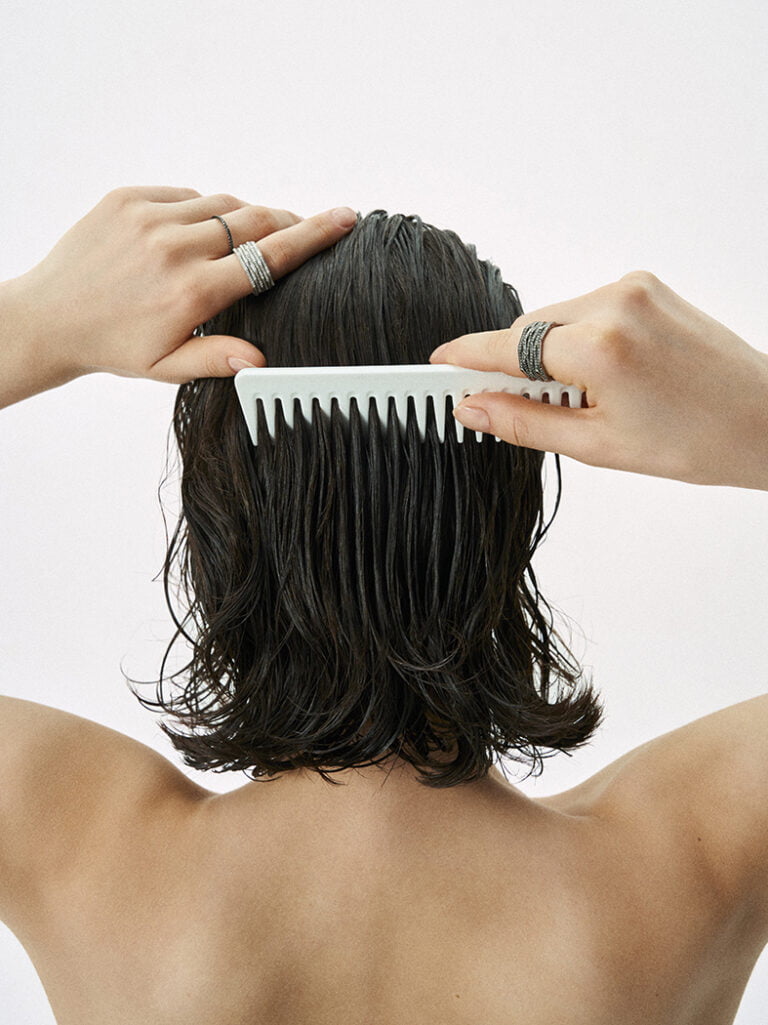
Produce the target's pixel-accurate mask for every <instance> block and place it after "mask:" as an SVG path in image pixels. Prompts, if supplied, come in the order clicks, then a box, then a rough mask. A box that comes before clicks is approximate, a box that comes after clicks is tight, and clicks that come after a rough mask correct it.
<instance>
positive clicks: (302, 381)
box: [235, 363, 582, 445]
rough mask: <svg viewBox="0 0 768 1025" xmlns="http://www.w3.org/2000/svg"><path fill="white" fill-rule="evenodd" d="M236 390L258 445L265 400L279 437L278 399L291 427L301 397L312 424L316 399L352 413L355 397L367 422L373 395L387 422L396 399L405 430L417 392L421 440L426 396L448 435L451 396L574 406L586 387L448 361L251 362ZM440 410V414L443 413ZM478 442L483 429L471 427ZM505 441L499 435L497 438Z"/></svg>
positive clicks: (460, 428) (456, 399) (459, 429)
mask: <svg viewBox="0 0 768 1025" xmlns="http://www.w3.org/2000/svg"><path fill="white" fill-rule="evenodd" d="M235 389H236V390H237V397H238V398H239V399H240V405H241V406H242V410H243V414H244V416H245V422H246V423H247V425H248V431H249V433H250V435H251V441H252V442H253V444H254V445H256V444H257V440H256V433H257V432H256V425H257V412H258V403H259V402H261V403H263V406H264V414H265V417H266V422H267V427H268V428H269V433H270V436H271V437H272V438H273V439H274V437H275V416H276V409H277V403H278V402H279V403H280V405H281V406H282V409H283V416H284V417H285V422H286V424H287V425H288V427H293V410H294V402H295V400H296V399H298V400H299V404H300V408H301V411H302V414H303V415H304V416H305V417H306V419H307V420H308V421H309V422H310V423H311V421H312V404H313V401H314V399H317V400H318V401H319V403H320V408H321V409H322V410H324V411H325V412H326V413H327V414H328V416H330V415H331V402H332V400H333V399H336V400H337V401H338V404H339V410H340V412H341V413H342V414H343V415H344V416H347V417H348V416H349V410H350V404H351V400H352V399H353V398H354V399H356V401H357V408H358V410H359V412H360V418H361V420H362V421H363V423H365V424H366V425H367V423H368V410H369V405H370V400H371V399H374V400H375V402H376V407H377V410H378V413H379V419H380V420H381V421H382V424H383V425H385V426H386V422H387V412H388V409H389V400H390V398H393V399H394V400H395V409H396V411H397V416H398V420H399V421H400V425H401V428H402V430H403V433H404V432H405V424H406V422H407V417H408V399H409V397H413V399H414V404H415V408H416V420H417V423H418V425H419V431H420V433H421V439H422V441H423V440H424V436H425V432H426V427H427V399H429V398H430V396H431V398H432V401H433V403H434V409H435V420H436V424H437V433H438V435H439V437H440V441H444V440H445V413H446V400H447V398H448V396H450V397H451V400H452V401H453V405H454V406H456V405H457V403H459V402H460V401H461V400H462V399H464V398H466V397H467V396H468V395H475V394H477V393H478V392H484V391H491V392H499V391H501V392H507V393H508V394H510V395H527V396H528V397H529V398H531V399H534V400H537V401H539V402H541V401H542V400H543V398H544V396H547V397H548V398H549V402H550V403H551V404H552V405H557V406H559V405H562V400H563V396H564V395H567V396H568V402H569V405H570V406H575V407H576V406H581V400H582V392H581V390H580V389H579V388H576V387H574V386H572V385H565V384H560V383H559V382H558V381H530V380H529V379H528V378H527V377H513V376H512V375H511V374H504V373H501V372H499V371H495V370H468V369H467V368H466V367H457V366H453V365H452V364H447V363H434V364H433V363H423V364H422V363H409V364H405V365H397V366H392V365H383V366H352V367H346V366H345V367H253V368H251V367H249V368H247V369H246V370H240V371H238V373H237V374H236V375H235ZM441 411H442V414H441ZM456 429H457V434H458V440H459V441H464V434H465V431H466V428H465V427H464V425H463V424H461V423H459V421H458V420H456ZM473 433H474V434H475V435H476V437H477V440H478V441H481V440H482V438H483V432H482V431H474V432H473ZM496 441H501V438H496Z"/></svg>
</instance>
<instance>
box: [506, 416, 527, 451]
mask: <svg viewBox="0 0 768 1025" xmlns="http://www.w3.org/2000/svg"><path fill="white" fill-rule="evenodd" d="M509 435H510V437H509V440H510V441H511V442H512V444H513V445H518V446H520V447H521V448H530V447H531V429H530V426H529V425H528V424H527V423H526V422H525V417H522V416H520V414H519V413H514V414H513V415H512V418H511V420H510V423H509Z"/></svg>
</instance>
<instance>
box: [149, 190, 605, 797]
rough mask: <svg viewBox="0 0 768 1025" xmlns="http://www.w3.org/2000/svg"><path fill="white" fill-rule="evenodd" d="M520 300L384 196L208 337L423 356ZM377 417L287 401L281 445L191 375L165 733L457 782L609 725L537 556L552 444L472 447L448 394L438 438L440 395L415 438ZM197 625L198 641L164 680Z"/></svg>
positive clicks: (203, 764)
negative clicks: (290, 420) (390, 761)
mask: <svg viewBox="0 0 768 1025" xmlns="http://www.w3.org/2000/svg"><path fill="white" fill-rule="evenodd" d="M521 313H522V307H521V305H520V300H519V298H518V295H517V292H516V291H515V289H514V288H513V287H512V286H511V285H508V284H505V283H504V282H503V281H502V278H501V274H500V272H499V270H498V268H497V267H495V266H494V265H493V264H491V263H489V262H487V261H481V260H478V258H477V255H476V251H475V248H474V247H473V246H469V245H465V244H464V243H463V242H462V241H461V240H460V239H459V237H458V236H457V235H456V234H454V233H453V232H452V231H445V230H439V229H436V228H434V227H433V226H432V225H429V224H425V223H424V222H423V221H422V220H421V219H420V218H419V217H416V216H403V215H400V214H396V215H393V216H388V215H387V213H386V212H385V211H383V210H375V211H373V212H372V213H370V214H368V215H367V216H366V217H364V218H359V219H358V223H357V225H356V227H355V228H353V229H352V231H351V232H350V233H349V234H348V235H346V236H345V237H344V238H342V240H341V241H339V242H338V243H337V244H336V245H334V246H332V247H331V248H330V249H327V250H325V251H323V252H321V253H320V254H319V255H317V256H315V257H314V258H312V259H310V260H309V261H307V262H306V263H305V264H304V265H303V266H301V267H300V268H299V269H297V270H296V271H294V272H293V273H291V274H289V275H288V276H286V277H285V278H283V279H282V280H280V281H278V283H277V285H276V286H275V287H274V288H272V289H270V290H269V291H268V292H265V293H263V294H261V295H259V296H253V295H249V296H248V297H246V298H244V299H242V300H240V301H238V302H237V303H235V304H234V305H233V306H231V307H230V308H229V309H227V310H224V311H223V312H222V313H221V314H219V315H218V316H216V317H215V318H213V319H212V320H211V321H209V322H208V323H207V324H206V325H205V332H206V334H227V335H236V336H240V337H243V338H246V339H248V340H250V341H252V342H253V343H254V344H255V345H257V346H258V347H259V348H260V349H261V350H262V351H263V353H264V355H265V357H266V361H267V365H268V366H302V365H307V366H313V365H355V364H379V363H394V364H403V363H426V362H428V359H429V355H430V353H431V352H432V350H433V349H434V348H435V347H436V346H437V345H439V344H440V343H441V342H445V341H448V340H449V339H451V338H455V337H457V336H459V335H462V334H467V333H470V332H474V331H482V330H492V329H497V328H503V327H508V326H509V325H510V324H511V323H512V321H514V320H515V318H516V317H518V316H519V315H520V314H521ZM378 414H379V415H377V410H376V407H375V406H374V407H372V409H371V412H370V422H369V425H368V428H367V429H366V428H365V427H364V425H363V424H362V421H361V419H360V417H359V414H358V411H357V409H356V408H355V407H354V406H353V408H352V411H351V414H350V417H349V419H347V418H346V417H345V416H344V415H342V413H340V412H339V410H338V408H334V409H333V411H332V413H331V415H330V417H329V416H328V415H327V414H325V413H323V412H321V411H319V408H318V407H317V406H316V407H315V410H314V415H313V416H312V418H311V420H309V419H304V418H303V417H300V416H299V415H298V410H297V414H296V422H295V426H294V429H293V430H291V429H289V428H287V427H286V426H285V421H284V419H283V418H282V417H281V415H280V414H279V413H278V422H277V427H276V437H275V439H274V441H272V439H270V437H269V435H268V434H267V433H266V430H265V425H264V424H263V423H262V425H261V431H260V434H259V444H258V446H257V447H254V446H253V445H252V444H251V441H250V439H249V436H248V432H247V429H246V426H245V422H244V419H243V416H242V414H241V411H240V406H239V403H238V400H237V397H236V395H235V389H234V385H233V382H232V380H231V379H199V380H196V381H193V382H191V383H189V384H185V385H182V386H181V387H180V388H179V391H178V395H177V398H176V405H175V412H174V423H173V427H174V430H175V435H176V440H177V443H178V448H179V452H180V456H181V461H182V479H181V497H182V513H181V517H180V519H179V522H178V525H177V527H176V530H175V532H174V534H173V537H172V539H171V541H170V543H169V548H168V553H167V557H166V560H165V565H164V582H165V587H166V598H167V599H168V603H169V606H170V608H171V613H172V615H173V617H174V622H175V624H176V627H177V631H176V634H175V635H174V638H173V640H172V641H171V644H170V645H169V648H168V650H167V651H166V656H165V658H164V659H163V664H162V667H161V671H160V681H159V682H158V683H157V688H156V696H157V700H156V701H149V700H147V699H141V698H140V700H142V703H143V704H145V705H147V706H148V707H152V708H154V709H161V710H163V711H164V712H166V713H168V714H170V715H171V716H173V717H174V718H175V720H176V723H175V725H168V723H163V724H162V729H163V730H164V732H165V733H167V734H168V736H169V737H170V738H171V740H172V742H173V745H174V746H175V747H176V748H177V749H178V750H179V751H180V752H181V753H182V755H183V758H184V761H185V762H186V763H187V764H188V765H190V766H193V767H194V768H197V769H213V770H218V771H223V770H227V769H237V770H243V771H245V772H246V773H247V774H248V775H249V776H250V777H252V778H253V779H259V778H264V777H267V778H274V777H275V776H276V775H277V774H279V773H280V772H282V771H285V770H290V769H294V768H299V767H302V768H308V769H313V770H317V771H319V772H320V773H321V775H322V776H323V777H324V778H325V779H327V780H328V781H329V782H336V781H335V780H333V779H332V775H333V772H334V770H337V769H338V770H341V769H347V768H351V767H355V766H357V767H362V766H365V765H374V764H378V763H379V762H381V761H382V760H384V759H385V758H388V757H391V756H392V755H397V756H399V757H400V758H402V759H404V760H406V761H408V762H410V763H411V764H412V765H413V766H415V767H417V769H418V770H419V772H420V773H421V775H420V777H419V781H420V782H422V783H423V784H424V785H427V786H433V787H449V786H455V785H457V784H460V783H467V782H471V781H473V780H476V779H480V778H482V777H483V776H485V775H486V774H487V772H488V771H489V769H490V768H491V767H492V765H493V762H494V754H497V755H501V756H506V757H511V758H512V759H514V760H516V761H519V762H530V763H531V771H530V772H529V775H530V774H531V773H534V774H540V772H541V770H542V768H543V758H544V757H546V756H547V753H548V754H553V753H554V752H555V751H558V750H559V751H568V750H569V749H572V748H576V747H578V746H580V745H583V744H584V743H585V742H586V741H587V740H588V739H589V738H590V736H591V735H592V734H593V732H594V731H595V729H596V728H597V726H598V725H599V723H600V722H601V718H602V706H601V704H600V702H599V700H598V697H597V695H596V694H595V692H594V691H593V689H592V687H591V684H590V683H588V682H585V681H583V680H582V674H581V672H580V670H579V667H578V665H577V664H576V663H575V661H574V659H573V656H572V655H571V653H570V651H569V650H568V648H567V647H566V646H565V645H564V643H563V642H562V641H561V640H560V638H559V636H558V634H557V633H556V631H555V630H554V628H553V620H552V613H551V610H550V608H549V606H548V604H547V603H546V602H545V600H544V599H543V598H542V596H541V594H540V593H539V590H538V587H537V583H536V579H535V576H534V573H533V570H532V568H531V557H532V555H533V553H534V551H535V549H536V547H537V545H538V544H539V543H540V541H541V539H542V538H543V536H544V534H545V532H546V530H547V528H548V526H549V524H548V523H546V524H545V522H544V516H543V496H542V491H543V488H542V480H541V472H542V462H543V458H544V457H543V453H541V452H536V451H533V450H530V449H524V448H517V447H515V446H513V445H509V444H506V443H502V442H496V441H495V439H494V438H493V437H491V436H489V435H484V436H483V440H482V442H478V441H476V440H475V435H474V434H473V433H469V432H468V433H467V438H466V441H465V442H463V443H459V442H458V440H457V437H456V433H455V421H454V418H453V416H452V415H451V413H450V404H449V409H448V412H447V418H446V421H447V425H446V438H445V441H444V442H441V441H440V440H439V438H438V434H437V431H436V426H435V419H434V411H432V410H430V413H429V419H428V425H427V431H426V438H425V440H424V441H422V440H420V436H419V431H418V426H417V424H416V420H415V417H414V415H413V410H412V409H409V415H408V420H407V423H406V429H405V436H404V437H403V438H401V433H400V430H399V429H398V425H397V422H396V420H395V414H394V408H393V407H391V408H390V409H389V410H386V409H384V410H378ZM441 415H442V414H441ZM557 470H558V495H557V498H558V500H559V496H560V473H559V463H558V464H557ZM556 507H557V506H555V508H556ZM550 522H551V520H550ZM174 574H176V576H177V581H176V582H177V584H178V585H179V589H180V591H181V592H182V593H183V595H184V597H185V607H186V613H185V615H184V617H183V618H182V619H179V618H178V616H177V614H176V613H175V612H174V606H173V603H172V601H171V597H170V592H171V587H172V584H171V581H172V579H173V578H174ZM180 637H184V638H185V639H186V640H187V641H188V642H189V643H190V644H191V646H192V654H191V659H190V661H189V662H188V664H187V665H186V666H185V667H184V668H183V669H182V670H179V671H178V672H176V673H173V674H172V675H171V676H170V677H169V678H168V679H170V680H171V681H177V680H181V681H182V682H181V684H177V686H176V687H175V688H172V691H173V692H172V693H167V692H166V679H165V678H164V674H165V665H166V661H167V658H168V655H169V653H170V651H171V648H172V647H173V645H174V643H175V641H176V640H178V639H179V638H180ZM555 684H556V685H557V688H556V693H554V694H551V693H550V692H551V690H552V688H553V685H555ZM454 749H455V752H456V753H455V758H454V759H453V760H452V761H448V760H446V758H445V755H444V754H442V755H438V760H437V761H435V760H433V758H432V755H434V754H435V753H436V752H443V753H445V752H451V751H453V750H454ZM545 749H548V751H545Z"/></svg>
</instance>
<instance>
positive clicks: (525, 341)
mask: <svg viewBox="0 0 768 1025" xmlns="http://www.w3.org/2000/svg"><path fill="white" fill-rule="evenodd" d="M562 326H563V325H562V324H556V323H555V322H554V321H546V320H535V321H534V322H533V323H532V324H526V325H525V327H524V328H523V333H522V334H521V335H520V341H519V342H518V344H517V358H518V361H519V363H520V369H521V370H522V372H523V373H524V374H525V376H526V377H527V378H528V380H529V381H552V380H553V378H551V377H550V376H549V374H548V373H547V372H546V370H545V369H544V364H543V363H542V362H541V346H542V344H543V342H544V336H545V335H546V333H547V331H549V329H550V328H553V327H562Z"/></svg>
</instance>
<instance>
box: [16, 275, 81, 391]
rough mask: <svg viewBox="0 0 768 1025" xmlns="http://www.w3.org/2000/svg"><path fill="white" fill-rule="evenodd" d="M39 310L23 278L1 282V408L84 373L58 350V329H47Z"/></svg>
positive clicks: (55, 386)
mask: <svg viewBox="0 0 768 1025" xmlns="http://www.w3.org/2000/svg"><path fill="white" fill-rule="evenodd" d="M35 307H36V304H35V302H34V300H33V298H32V291H31V289H30V287H29V285H28V283H27V281H26V279H25V278H24V277H23V276H22V277H21V278H13V279H12V280H10V281H2V282H0V409H2V408H4V407H5V406H10V405H13V403H14V402H21V400H22V399H27V398H29V397H30V396H31V395H36V394H37V393H38V392H43V391H48V390H49V389H50V388H57V387H58V386H59V385H62V384H66V383H67V381H71V380H73V379H74V378H76V377H79V376H81V374H82V371H80V370H78V369H76V367H75V366H74V365H73V364H71V363H70V362H69V361H68V359H67V357H66V355H65V354H64V353H63V352H62V351H61V348H60V347H57V338H56V332H55V328H54V327H53V326H51V327H49V328H45V327H44V326H43V321H42V320H41V319H40V318H39V317H38V316H37V311H36V308H35Z"/></svg>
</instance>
